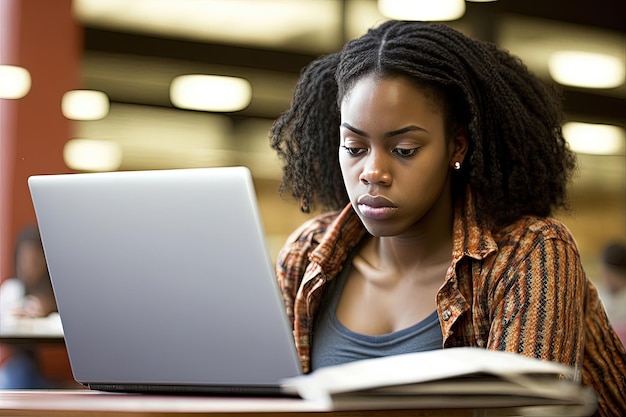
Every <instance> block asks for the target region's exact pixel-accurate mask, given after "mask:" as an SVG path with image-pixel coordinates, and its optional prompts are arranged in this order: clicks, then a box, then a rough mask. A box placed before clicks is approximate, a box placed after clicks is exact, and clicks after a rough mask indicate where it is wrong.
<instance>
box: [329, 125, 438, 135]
mask: <svg viewBox="0 0 626 417" xmlns="http://www.w3.org/2000/svg"><path fill="white" fill-rule="evenodd" d="M341 127H345V128H346V129H348V130H350V131H352V132H354V133H356V134H357V135H359V136H363V137H364V138H367V137H369V135H368V134H367V133H365V132H364V131H362V130H360V129H357V128H356V127H354V126H352V125H350V124H349V123H347V122H343V123H342V124H341ZM413 131H419V132H428V130H426V129H424V128H423V127H419V126H415V125H409V126H406V127H403V128H401V129H398V130H392V131H391V132H387V133H385V137H386V138H390V137H393V136H398V135H402V134H403V133H407V132H413Z"/></svg>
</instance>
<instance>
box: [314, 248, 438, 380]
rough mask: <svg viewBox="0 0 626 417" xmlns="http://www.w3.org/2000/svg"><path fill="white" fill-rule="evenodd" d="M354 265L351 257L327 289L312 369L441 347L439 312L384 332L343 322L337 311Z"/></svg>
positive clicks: (317, 322)
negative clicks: (371, 331)
mask: <svg viewBox="0 0 626 417" xmlns="http://www.w3.org/2000/svg"><path fill="white" fill-rule="evenodd" d="M351 265H352V262H351V259H349V260H348V261H347V262H346V267H345V268H344V269H343V271H342V272H341V273H340V274H339V276H337V277H336V278H335V279H334V280H333V281H331V282H329V283H328V287H327V288H326V297H324V299H325V300H326V302H322V305H321V306H320V310H319V312H318V315H317V320H316V322H315V323H314V326H313V337H312V346H311V369H312V370H315V369H317V368H321V367H324V366H330V365H337V364H340V363H345V362H352V361H356V360H360V359H367V358H375V357H381V356H390V355H397V354H401V353H409V352H418V351H426V350H435V349H441V347H442V345H443V336H442V333H441V325H440V323H439V318H438V317H437V311H433V312H432V313H431V314H430V315H429V316H428V317H426V318H425V319H424V320H422V321H420V322H418V323H416V324H414V325H413V326H410V327H407V328H405V329H402V330H398V331H396V332H392V333H386V334H381V335H366V334H361V333H356V332H353V331H351V330H350V329H348V328H347V327H345V326H344V325H343V324H341V322H339V320H338V319H337V315H336V314H335V312H336V311H337V304H338V303H339V298H340V295H341V292H342V291H343V286H344V284H345V282H346V280H347V278H348V274H349V273H350V269H351V268H352V266H351Z"/></svg>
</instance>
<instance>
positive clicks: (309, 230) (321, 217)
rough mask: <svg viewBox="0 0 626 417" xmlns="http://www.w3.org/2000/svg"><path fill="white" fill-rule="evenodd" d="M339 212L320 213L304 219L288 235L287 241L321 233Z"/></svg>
mask: <svg viewBox="0 0 626 417" xmlns="http://www.w3.org/2000/svg"><path fill="white" fill-rule="evenodd" d="M339 213H340V212H339V211H332V212H327V213H322V214H318V215H316V216H314V217H312V218H310V219H308V220H306V221H305V222H304V223H302V224H301V225H300V226H299V227H298V228H297V229H295V230H294V231H293V232H292V233H291V234H290V235H289V237H288V238H287V243H290V242H298V241H302V240H303V239H305V240H309V239H311V238H314V237H316V236H319V235H320V234H323V233H324V232H325V231H326V230H327V229H328V227H329V226H330V225H331V224H332V223H333V222H334V221H335V219H337V217H338V216H339Z"/></svg>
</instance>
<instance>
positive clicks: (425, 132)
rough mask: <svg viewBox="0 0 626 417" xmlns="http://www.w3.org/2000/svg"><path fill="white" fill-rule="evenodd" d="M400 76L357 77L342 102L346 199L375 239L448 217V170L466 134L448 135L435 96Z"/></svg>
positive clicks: (461, 153) (341, 156)
mask: <svg viewBox="0 0 626 417" xmlns="http://www.w3.org/2000/svg"><path fill="white" fill-rule="evenodd" d="M428 92H429V91H424V90H422V89H420V88H419V87H417V86H416V85H415V84H413V83H411V82H410V81H409V80H408V79H406V78H403V77H393V78H377V77H374V76H367V77H365V78H363V79H361V80H359V81H358V82H357V83H356V84H355V85H354V87H353V88H352V89H351V90H350V91H349V92H348V94H346V96H345V97H344V99H343V100H342V102H341V127H340V139H341V143H340V148H339V163H340V165H341V171H342V174H343V179H344V183H345V186H346V190H347V192H348V195H349V197H350V201H351V203H352V205H353V207H354V209H355V210H356V212H357V214H358V215H359V217H360V218H361V221H362V222H363V224H364V225H365V227H366V228H367V230H368V231H369V232H370V233H371V234H372V235H374V236H400V235H406V234H407V233H408V234H409V235H410V234H411V232H412V231H414V232H416V231H418V230H419V225H420V224H425V223H431V221H433V220H435V219H436V218H439V219H440V220H441V217H442V216H444V217H447V220H446V219H443V221H447V222H448V223H449V222H451V213H452V207H451V196H450V171H451V168H452V167H453V165H454V162H455V161H459V162H461V163H462V162H463V157H464V155H465V151H466V149H467V141H466V139H465V137H464V136H462V135H457V136H455V137H454V138H453V139H449V138H447V137H446V132H445V115H444V113H443V110H442V106H441V105H440V104H438V102H437V100H435V99H434V98H433V97H429V96H427V95H426V94H425V93H428Z"/></svg>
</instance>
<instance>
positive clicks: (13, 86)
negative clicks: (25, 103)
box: [0, 65, 31, 99]
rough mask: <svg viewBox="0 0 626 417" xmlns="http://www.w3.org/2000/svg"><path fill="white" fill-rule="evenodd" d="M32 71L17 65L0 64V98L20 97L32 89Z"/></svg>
mask: <svg viewBox="0 0 626 417" xmlns="http://www.w3.org/2000/svg"><path fill="white" fill-rule="evenodd" d="M30 86H31V78H30V72H28V70H27V69H26V68H22V67H18V66H16V65H0V98H5V99H18V98H22V97H24V96H25V95H26V94H28V92H29V91H30Z"/></svg>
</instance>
